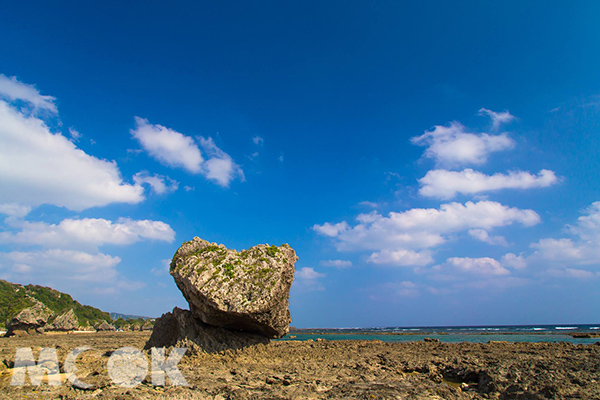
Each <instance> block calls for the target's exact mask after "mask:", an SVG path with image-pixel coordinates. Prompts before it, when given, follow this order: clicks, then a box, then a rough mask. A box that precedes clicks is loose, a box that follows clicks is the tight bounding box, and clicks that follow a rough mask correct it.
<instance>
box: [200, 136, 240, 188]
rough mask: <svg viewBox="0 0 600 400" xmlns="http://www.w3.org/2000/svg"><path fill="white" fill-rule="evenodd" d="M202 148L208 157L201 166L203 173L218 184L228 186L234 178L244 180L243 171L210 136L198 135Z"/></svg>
mask: <svg viewBox="0 0 600 400" xmlns="http://www.w3.org/2000/svg"><path fill="white" fill-rule="evenodd" d="M199 140H200V145H201V146H202V149H203V150H204V152H206V154H208V156H209V157H210V158H209V159H208V160H207V161H206V162H205V163H204V166H203V170H204V175H205V176H206V177H207V178H208V179H211V180H214V181H215V182H217V183H218V184H219V185H221V186H224V187H228V186H229V183H230V182H231V181H232V180H234V179H235V178H238V177H239V178H240V180H242V181H243V180H244V172H243V171H242V169H241V168H240V166H239V165H237V164H236V163H235V162H234V161H233V159H232V158H231V157H230V156H229V154H227V153H225V152H224V151H223V150H221V149H220V148H218V147H217V145H216V144H215V142H214V140H213V139H212V138H210V137H209V138H206V139H205V138H203V137H200V139H199Z"/></svg>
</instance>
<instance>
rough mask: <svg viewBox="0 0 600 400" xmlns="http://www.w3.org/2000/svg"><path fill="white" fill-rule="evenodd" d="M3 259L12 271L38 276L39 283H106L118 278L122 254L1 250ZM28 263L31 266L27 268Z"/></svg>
mask: <svg viewBox="0 0 600 400" xmlns="http://www.w3.org/2000/svg"><path fill="white" fill-rule="evenodd" d="M0 258H2V259H3V260H5V262H6V263H8V264H12V267H10V269H11V271H10V272H12V273H21V274H31V275H35V278H36V282H44V281H48V280H53V279H56V277H57V276H60V279H61V280H67V281H86V282H106V281H112V280H114V279H116V278H117V275H118V273H117V271H116V269H115V267H116V265H117V264H119V263H120V262H121V259H120V258H119V257H112V256H109V255H107V254H103V253H97V254H90V253H86V252H82V251H75V250H60V249H49V250H38V251H29V252H19V251H13V252H10V253H0ZM24 266H27V267H29V268H24Z"/></svg>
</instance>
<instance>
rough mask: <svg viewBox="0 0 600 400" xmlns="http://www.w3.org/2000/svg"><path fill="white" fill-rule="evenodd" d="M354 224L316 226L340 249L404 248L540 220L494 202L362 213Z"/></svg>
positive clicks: (537, 217) (525, 212)
mask: <svg viewBox="0 0 600 400" xmlns="http://www.w3.org/2000/svg"><path fill="white" fill-rule="evenodd" d="M357 221H358V222H359V223H358V224H357V225H355V226H353V227H351V226H350V225H349V224H348V223H347V222H346V221H343V222H339V223H337V224H331V223H324V224H322V225H314V226H313V229H314V230H315V231H316V232H318V233H319V234H322V235H325V236H329V237H332V238H335V239H336V240H337V247H338V250H344V251H348V250H376V251H382V250H400V249H409V248H412V249H418V248H430V247H434V246H437V245H439V244H441V243H444V242H445V241H446V237H445V235H448V234H451V233H455V232H460V231H464V230H468V229H476V228H479V229H485V230H490V229H492V228H495V227H502V226H507V225H511V224H513V223H515V222H518V223H521V224H523V225H525V226H532V225H536V224H538V223H539V222H540V217H539V215H538V214H537V213H536V212H535V211H533V210H521V209H518V208H514V207H513V208H511V207H508V206H504V205H502V204H500V203H497V202H493V201H479V202H477V203H473V202H471V201H469V202H467V203H465V204H461V203H448V204H442V205H441V206H440V208H439V209H435V208H427V209H425V208H413V209H410V210H407V211H404V212H390V213H389V215H388V216H387V217H384V216H382V215H381V214H379V213H377V212H376V211H374V212H372V213H369V214H360V215H359V216H358V217H357Z"/></svg>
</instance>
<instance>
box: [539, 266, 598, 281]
mask: <svg viewBox="0 0 600 400" xmlns="http://www.w3.org/2000/svg"><path fill="white" fill-rule="evenodd" d="M547 275H549V276H552V277H555V278H575V279H585V280H587V279H595V278H598V277H600V272H591V271H587V270H585V269H577V268H565V269H549V270H548V271H547Z"/></svg>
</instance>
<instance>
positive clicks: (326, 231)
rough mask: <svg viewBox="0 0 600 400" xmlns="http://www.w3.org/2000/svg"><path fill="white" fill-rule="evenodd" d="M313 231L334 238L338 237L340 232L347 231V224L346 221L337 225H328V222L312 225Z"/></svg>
mask: <svg viewBox="0 0 600 400" xmlns="http://www.w3.org/2000/svg"><path fill="white" fill-rule="evenodd" d="M313 229H314V230H315V231H317V232H318V233H320V234H321V235H324V236H331V237H335V236H338V235H339V234H340V233H341V232H344V231H346V230H348V223H347V222H346V221H343V222H340V223H337V224H330V223H329V222H325V223H324V224H323V225H318V224H315V225H313Z"/></svg>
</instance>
